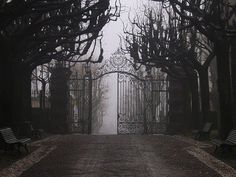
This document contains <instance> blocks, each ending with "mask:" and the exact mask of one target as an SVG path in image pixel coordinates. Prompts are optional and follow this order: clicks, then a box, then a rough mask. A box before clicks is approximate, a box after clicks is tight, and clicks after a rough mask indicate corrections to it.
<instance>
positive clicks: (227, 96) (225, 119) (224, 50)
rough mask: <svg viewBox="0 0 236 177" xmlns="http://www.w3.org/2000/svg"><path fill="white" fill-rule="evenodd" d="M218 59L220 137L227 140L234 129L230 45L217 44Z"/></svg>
mask: <svg viewBox="0 0 236 177" xmlns="http://www.w3.org/2000/svg"><path fill="white" fill-rule="evenodd" d="M215 47H216V57H217V71H218V72H217V75H218V92H219V103H220V120H219V126H220V135H221V138H223V139H224V138H225V137H226V136H227V135H228V133H229V131H230V130H231V129H232V128H233V116H232V89H231V75H230V60H229V44H228V43H227V41H223V40H222V41H219V42H218V43H216V44H215Z"/></svg>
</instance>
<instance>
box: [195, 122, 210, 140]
mask: <svg viewBox="0 0 236 177" xmlns="http://www.w3.org/2000/svg"><path fill="white" fill-rule="evenodd" d="M212 126H213V124H212V123H211V122H206V123H205V124H204V126H203V128H202V129H201V130H194V131H193V132H192V133H193V135H194V139H199V140H202V139H205V138H209V136H210V133H211V129H212Z"/></svg>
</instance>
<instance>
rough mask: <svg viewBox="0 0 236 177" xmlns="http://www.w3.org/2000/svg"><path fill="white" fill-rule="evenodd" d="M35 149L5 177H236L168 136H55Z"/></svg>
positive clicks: (194, 149) (190, 147) (186, 143)
mask: <svg viewBox="0 0 236 177" xmlns="http://www.w3.org/2000/svg"><path fill="white" fill-rule="evenodd" d="M35 145H38V146H39V147H40V148H39V149H38V151H37V150H36V152H35V153H32V154H31V155H29V157H28V159H26V160H25V161H22V162H19V164H22V163H23V164H26V165H25V167H24V166H21V167H20V168H21V169H20V170H18V171H17V165H16V166H15V167H12V169H11V170H9V169H8V172H7V171H5V173H8V176H9V177H10V176H11V177H13V176H20V177H220V176H229V177H233V176H234V175H235V174H236V173H234V172H235V171H234V170H233V169H231V168H230V167H227V166H225V165H224V164H223V165H222V164H221V165H219V164H220V163H221V162H219V164H218V162H216V161H214V159H213V161H214V163H212V159H211V158H212V157H208V155H206V153H204V152H203V151H202V150H200V149H199V148H197V147H196V146H194V145H193V144H192V143H188V142H186V141H182V140H181V138H176V137H172V136H167V135H152V136H135V135H130V136H123V135H120V136H117V135H110V136H109V135H107V136H105V135H104V136H88V135H63V136H62V135H59V136H57V137H54V138H51V139H48V140H45V141H42V142H38V144H37V143H36V144H35ZM40 149H41V150H40ZM209 161H210V163H209ZM19 164H18V165H19ZM209 164H210V165H209ZM14 170H15V171H14ZM230 170H232V171H231V172H230V173H229V171H230ZM225 172H228V173H225ZM9 173H12V175H9ZM13 173H15V175H13ZM16 173H17V174H16ZM0 174H1V173H0ZM4 177H5V176H4Z"/></svg>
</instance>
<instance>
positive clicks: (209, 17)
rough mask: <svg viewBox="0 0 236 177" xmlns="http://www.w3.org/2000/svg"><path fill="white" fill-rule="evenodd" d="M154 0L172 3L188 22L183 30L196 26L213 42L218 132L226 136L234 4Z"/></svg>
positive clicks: (230, 106) (230, 119)
mask: <svg viewBox="0 0 236 177" xmlns="http://www.w3.org/2000/svg"><path fill="white" fill-rule="evenodd" d="M154 1H161V2H163V3H164V4H166V5H169V6H171V7H172V8H173V9H174V12H175V13H176V14H177V15H178V16H179V17H180V18H181V19H182V20H185V21H186V22H187V25H184V26H182V27H181V28H182V29H183V28H191V27H195V28H196V30H198V31H199V32H200V33H201V34H204V35H205V36H206V37H207V38H208V39H209V40H210V41H212V42H213V44H214V48H215V51H216V58H217V71H218V72H217V78H218V90H219V102H220V112H221V118H220V131H221V135H222V137H226V136H227V134H228V133H229V131H230V130H231V129H232V128H233V125H234V121H233V120H234V118H233V117H234V116H233V102H234V100H233V94H232V93H233V90H232V86H231V85H232V82H233V81H232V77H231V72H230V71H231V69H232V68H231V64H230V48H232V47H233V45H234V44H235V40H234V38H233V37H235V35H236V30H235V15H236V12H235V7H236V4H235V3H234V2H231V1H228V0H224V1H215V0H167V1H165V0H154ZM233 62H234V61H233Z"/></svg>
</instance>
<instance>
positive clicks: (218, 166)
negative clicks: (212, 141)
mask: <svg viewBox="0 0 236 177" xmlns="http://www.w3.org/2000/svg"><path fill="white" fill-rule="evenodd" d="M186 150H187V152H188V153H189V154H191V155H193V156H194V157H196V158H197V159H198V160H199V161H201V162H202V163H204V164H205V165H207V166H208V167H209V168H211V169H213V170H214V171H216V172H217V173H219V174H220V175H221V176H222V177H233V176H236V170H235V169H234V168H232V167H230V166H229V165H227V164H226V163H224V162H222V161H220V160H218V159H216V158H215V157H214V156H212V155H210V154H209V153H207V152H205V151H204V150H202V149H200V148H196V147H193V146H191V147H189V148H187V149H186Z"/></svg>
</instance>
